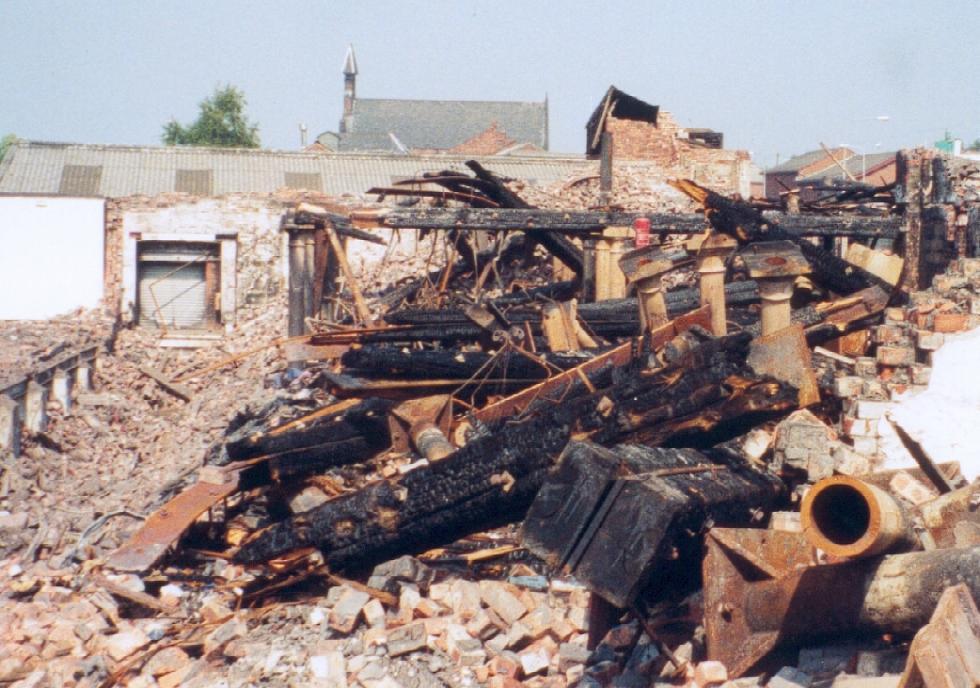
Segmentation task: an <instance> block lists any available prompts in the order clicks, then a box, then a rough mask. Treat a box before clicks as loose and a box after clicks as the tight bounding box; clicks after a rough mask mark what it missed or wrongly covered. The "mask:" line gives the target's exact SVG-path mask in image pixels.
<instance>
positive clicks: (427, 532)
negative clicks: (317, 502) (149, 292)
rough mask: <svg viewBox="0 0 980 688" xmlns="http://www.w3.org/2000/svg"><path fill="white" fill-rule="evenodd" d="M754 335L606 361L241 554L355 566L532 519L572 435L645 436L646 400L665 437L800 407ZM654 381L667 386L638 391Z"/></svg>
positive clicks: (275, 530)
mask: <svg viewBox="0 0 980 688" xmlns="http://www.w3.org/2000/svg"><path fill="white" fill-rule="evenodd" d="M748 341H749V337H748V336H747V335H733V336H731V337H724V338H719V339H712V340H709V341H707V342H704V343H702V344H700V345H694V346H693V348H692V350H690V351H687V352H686V353H683V354H682V355H680V356H679V357H678V359H677V361H676V362H675V363H674V364H672V365H669V366H668V367H666V368H661V369H659V370H656V371H647V372H646V373H645V374H643V375H642V376H641V374H640V373H641V371H640V370H639V369H637V367H636V361H633V362H632V363H629V364H627V366H626V367H620V368H613V367H612V366H607V367H604V368H601V369H599V370H597V371H595V372H594V373H592V374H591V375H589V376H588V377H589V386H586V385H585V384H584V382H579V383H577V384H576V385H574V386H573V387H572V388H571V389H569V390H568V392H567V393H566V394H565V395H564V398H563V399H561V400H560V401H558V402H554V401H549V400H546V399H540V400H538V401H536V402H535V403H533V404H532V405H531V406H530V407H529V408H528V409H527V410H526V411H525V413H524V414H523V416H522V420H521V421H519V422H517V421H514V420H511V421H505V422H502V423H501V424H498V425H497V426H495V427H494V428H490V429H489V430H490V432H489V434H483V435H481V436H480V437H476V438H474V439H471V440H470V442H469V443H468V444H466V445H465V446H464V447H463V448H461V449H459V450H458V451H457V452H455V453H454V454H452V455H450V456H449V457H447V458H445V459H442V460H441V461H438V462H435V463H433V464H431V465H428V466H423V467H420V468H417V469H415V470H413V471H411V472H409V473H407V474H406V475H404V476H402V477H400V478H397V479H391V480H383V481H379V482H376V483H373V484H371V485H369V486H368V487H366V488H364V489H363V490H360V491H359V492H356V493H353V494H351V495H347V496H343V497H339V498H337V499H334V500H332V501H330V502H328V503H326V504H324V505H322V506H320V507H318V508H316V509H314V510H312V511H310V512H307V513H305V514H302V515H301V516H296V517H293V518H291V519H289V520H287V521H283V522H280V523H278V524H275V525H273V526H271V527H270V528H268V529H266V530H265V531H262V532H260V533H258V534H257V535H256V537H255V538H254V539H252V540H251V541H250V542H247V543H246V544H245V545H243V546H242V548H241V550H240V551H239V552H238V554H237V557H236V559H237V560H238V561H241V562H245V563H254V562H258V561H263V560H266V559H269V558H271V557H275V556H278V555H279V554H282V553H284V552H287V551H289V550H292V549H295V548H300V547H308V546H317V547H319V548H320V549H321V550H323V552H324V555H325V557H326V560H327V562H328V563H329V564H330V565H331V566H333V567H336V568H346V567H357V566H362V565H366V564H370V563H374V562H377V561H381V560H383V559H387V558H390V557H393V556H396V555H398V554H404V553H409V552H416V551H419V550H423V549H427V548H430V547H434V546H438V545H441V544H445V543H447V542H450V541H452V540H453V539H456V538H458V537H460V536H462V535H465V534H468V533H473V532H477V531H480V530H485V529H487V528H489V527H493V526H496V525H499V524H501V523H506V522H514V521H519V520H521V519H522V518H523V517H524V514H525V512H526V510H527V507H528V506H529V504H530V502H531V500H532V499H533V497H534V495H535V494H536V493H537V490H538V488H539V487H540V486H541V484H542V481H543V480H544V475H545V472H546V470H547V469H548V468H549V467H550V466H551V465H552V462H553V461H554V460H555V459H556V458H557V456H558V455H559V453H560V452H561V450H562V448H563V447H564V446H565V443H566V442H567V441H568V439H569V438H570V437H571V436H572V434H573V433H575V434H576V436H582V437H601V438H602V439H603V440H604V441H606V442H609V443H616V442H618V441H622V440H623V439H625V438H627V437H638V436H639V432H640V431H641V430H643V429H644V428H642V427H638V426H637V425H636V421H637V416H636V414H635V412H636V411H637V410H638V409H639V410H640V411H642V410H644V409H646V410H648V411H651V412H650V413H649V414H648V415H646V416H645V417H643V418H644V420H645V421H648V422H650V423H651V424H652V425H651V426H650V428H652V427H654V426H659V427H660V428H661V429H660V430H659V431H658V432H657V435H658V437H659V438H660V439H662V440H664V441H667V440H669V439H670V438H671V437H673V436H675V435H679V434H683V435H687V436H690V435H691V434H692V433H693V432H694V431H695V429H696V430H697V431H698V432H701V433H703V434H704V436H705V438H709V437H712V435H713V434H714V433H715V432H716V431H718V430H719V429H720V428H723V427H724V426H725V425H726V424H732V423H735V424H736V425H737V420H738V415H739V414H746V413H749V414H756V413H761V412H764V411H765V410H767V409H768V410H787V409H788V408H791V405H790V404H789V403H788V402H786V401H785V398H787V397H793V398H795V394H794V393H793V390H792V389H791V388H790V387H789V386H787V385H781V384H780V383H778V382H775V381H773V380H770V379H766V378H759V377H757V376H754V375H753V374H752V373H751V372H750V371H749V370H748V369H747V368H746V367H745V365H744V361H745V356H746V355H747V351H748ZM631 381H633V383H631ZM636 381H640V382H639V383H637V382H636ZM590 387H591V390H595V391H591V390H590ZM645 388H650V389H656V390H657V393H656V395H646V396H643V395H641V398H640V400H639V401H637V400H636V399H633V398H632V397H634V396H636V395H637V394H638V393H639V392H641V391H642V390H643V389H645ZM753 391H756V392H758V391H761V392H763V394H761V396H758V395H755V394H753ZM726 394H727V395H728V396H726ZM739 399H747V400H748V399H751V400H752V402H751V403H746V402H741V401H739ZM767 403H768V404H770V406H769V407H767V406H766V404H767ZM620 405H624V406H625V407H627V415H626V420H627V421H628V423H627V424H626V425H624V423H623V417H622V416H621V414H619V413H618V412H616V411H615V409H616V408H617V407H618V406H620Z"/></svg>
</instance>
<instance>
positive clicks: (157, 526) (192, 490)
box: [106, 474, 238, 571]
mask: <svg viewBox="0 0 980 688" xmlns="http://www.w3.org/2000/svg"><path fill="white" fill-rule="evenodd" d="M237 490H238V476H237V475H236V474H231V475H228V476H227V480H226V481H225V482H224V483H221V484H217V483H210V482H201V481H198V482H196V483H194V484H193V485H191V486H190V487H189V488H187V489H186V490H184V491H183V492H181V493H180V494H178V495H177V496H176V497H174V498H173V499H171V500H170V501H169V502H167V503H166V504H164V505H163V506H162V507H160V508H159V509H157V510H156V511H155V512H153V513H152V514H151V515H150V517H149V518H148V519H146V521H145V522H144V523H143V525H142V526H141V527H140V529H139V530H137V531H136V532H135V533H134V534H133V535H132V537H130V538H129V540H127V541H126V542H125V543H124V544H123V545H122V546H121V547H119V549H117V550H116V551H114V552H113V553H112V554H111V555H109V559H108V561H107V562H106V563H107V564H108V565H109V566H111V567H112V568H114V569H118V570H120V571H146V570H147V569H149V568H150V567H151V566H153V565H154V564H155V563H156V562H157V561H159V560H160V558H161V557H162V556H163V555H164V554H166V552H167V550H168V549H170V548H171V547H172V546H174V545H175V544H177V541H178V540H179V539H180V537H181V535H183V534H184V533H185V532H186V531H187V529H188V528H190V527H191V524H192V523H194V521H196V520H197V518H198V517H199V516H200V515H201V514H203V513H204V512H205V511H207V510H208V509H210V508H212V507H214V506H216V505H218V504H219V503H220V502H221V501H222V500H223V499H225V498H226V497H228V496H230V495H232V494H233V493H234V492H236V491H237Z"/></svg>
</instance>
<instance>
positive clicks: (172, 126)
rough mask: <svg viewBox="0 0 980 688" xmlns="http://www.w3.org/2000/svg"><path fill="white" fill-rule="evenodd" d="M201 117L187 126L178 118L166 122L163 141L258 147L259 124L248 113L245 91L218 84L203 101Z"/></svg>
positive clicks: (170, 143)
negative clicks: (246, 110)
mask: <svg viewBox="0 0 980 688" xmlns="http://www.w3.org/2000/svg"><path fill="white" fill-rule="evenodd" d="M200 108H201V113H200V114H199V115H198V116H197V120H196V121H195V122H194V123H193V124H190V125H187V126H184V125H182V124H180V123H179V122H178V121H177V120H176V119H171V120H170V121H169V122H167V123H166V124H165V125H163V142H164V144H166V145H168V146H174V145H177V144H184V145H190V146H229V147H236V148H258V147H259V127H258V125H256V124H254V123H252V122H249V121H248V119H247V118H246V117H245V94H244V93H242V92H241V91H239V90H238V89H237V88H235V87H234V86H232V85H230V84H229V85H228V86H225V87H224V88H222V87H220V86H219V87H216V88H215V89H214V94H213V95H212V96H211V97H210V98H205V99H204V100H203V101H201V105H200Z"/></svg>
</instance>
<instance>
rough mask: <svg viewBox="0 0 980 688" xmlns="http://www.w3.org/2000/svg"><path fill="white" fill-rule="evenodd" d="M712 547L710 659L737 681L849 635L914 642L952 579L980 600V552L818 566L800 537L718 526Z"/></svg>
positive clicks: (706, 574) (707, 599)
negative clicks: (773, 661) (786, 650)
mask: <svg viewBox="0 0 980 688" xmlns="http://www.w3.org/2000/svg"><path fill="white" fill-rule="evenodd" d="M706 544H707V554H706V556H705V559H704V564H703V581H704V610H705V612H704V613H705V631H706V634H707V645H708V657H709V658H710V659H716V660H719V661H721V662H722V663H724V664H725V666H726V667H728V671H729V675H731V676H741V675H743V674H745V673H747V672H749V671H751V670H752V669H753V668H754V667H756V665H757V664H759V662H760V661H761V660H763V659H764V658H765V657H766V656H767V655H768V654H769V653H770V652H771V651H772V650H774V649H775V648H776V647H777V646H782V645H787V646H798V645H800V644H802V643H805V642H808V641H811V640H813V639H817V638H821V637H834V636H838V637H839V636H841V635H842V634H847V635H848V636H853V635H861V634H875V633H892V634H895V635H898V636H911V635H912V634H914V633H915V632H916V631H917V630H918V629H919V628H920V627H922V626H923V625H924V624H926V623H927V622H928V621H929V617H930V615H931V614H932V612H933V610H934V609H935V607H936V603H937V602H938V600H939V596H940V595H941V593H942V591H943V589H944V587H945V585H946V582H948V581H959V582H962V583H964V584H966V586H967V588H968V589H969V590H970V592H971V594H973V595H974V596H977V595H980V547H972V548H964V549H943V550H932V551H929V552H912V553H908V554H893V555H888V556H884V557H872V558H868V559H858V560H854V561H848V562H843V563H837V564H824V565H811V564H812V563H813V561H814V551H813V548H812V547H811V546H810V545H809V543H807V541H806V538H805V537H804V536H803V535H802V534H800V533H786V532H780V531H768V530H742V529H728V528H715V529H712V530H711V531H710V532H709V534H708V537H707V539H706Z"/></svg>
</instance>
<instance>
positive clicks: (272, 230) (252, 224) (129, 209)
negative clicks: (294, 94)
mask: <svg viewBox="0 0 980 688" xmlns="http://www.w3.org/2000/svg"><path fill="white" fill-rule="evenodd" d="M331 200H332V199H330V198H329V197H327V196H324V195H323V194H318V193H310V192H301V191H280V192H276V193H241V194H228V195H225V196H220V197H213V198H209V197H198V196H192V195H189V194H183V193H167V194H160V195H158V196H127V197H124V198H112V199H107V200H106V225H105V274H104V293H105V295H104V298H105V301H106V305H107V306H108V307H109V308H110V309H111V311H112V312H113V313H115V314H116V315H120V314H125V311H126V309H127V308H128V306H127V305H126V304H123V303H122V301H123V292H124V289H123V275H124V272H125V266H124V262H125V256H126V252H127V250H128V249H127V236H129V235H132V234H134V233H136V234H138V233H153V234H174V235H195V234H205V235H206V234H235V235H236V236H237V241H236V243H237V256H236V265H235V273H236V290H235V291H236V294H235V295H236V304H237V306H238V307H239V308H241V307H243V306H246V305H248V304H250V303H255V302H257V301H262V300H264V299H266V298H269V297H270V296H273V295H275V294H276V293H278V292H279V291H280V290H281V289H283V288H284V286H285V280H286V272H285V268H286V260H285V255H284V250H285V249H284V238H283V237H284V235H283V234H282V232H281V231H280V221H281V217H282V214H283V212H285V210H286V208H288V207H292V206H293V205H295V204H296V203H299V202H302V201H307V202H310V203H317V204H322V205H330V201H331Z"/></svg>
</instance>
